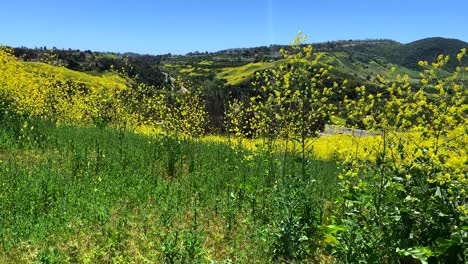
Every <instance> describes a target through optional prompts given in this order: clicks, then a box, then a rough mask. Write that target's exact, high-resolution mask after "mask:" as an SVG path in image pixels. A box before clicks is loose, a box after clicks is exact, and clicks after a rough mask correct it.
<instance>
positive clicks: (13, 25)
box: [0, 0, 468, 54]
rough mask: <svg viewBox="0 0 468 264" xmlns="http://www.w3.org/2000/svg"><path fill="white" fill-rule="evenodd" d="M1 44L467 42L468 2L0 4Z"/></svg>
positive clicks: (175, 46) (188, 47)
mask: <svg viewBox="0 0 468 264" xmlns="http://www.w3.org/2000/svg"><path fill="white" fill-rule="evenodd" d="M0 6H1V10H0V43H2V44H6V45H9V46H15V47H16V46H27V47H35V46H47V47H53V46H55V47H57V48H76V49H82V50H86V49H90V50H94V51H113V52H127V51H129V52H138V53H149V54H162V53H169V52H170V53H173V54H184V53H187V52H190V51H216V50H220V49H226V48H236V47H253V46H262V45H270V44H289V43H290V42H291V41H292V40H293V39H294V37H295V36H296V33H297V32H298V31H299V30H302V31H303V32H304V33H305V34H306V35H307V36H308V42H322V41H328V40H340V39H366V38H390V39H394V40H397V41H400V42H403V43H407V42H411V41H414V40H417V39H421V38H426V37H433V36H441V37H448V38H458V39H462V40H464V41H468V13H467V10H468V1H467V0H446V1H434V0H427V1H421V0H405V1H402V0H386V1H375V0H374V1H371V0H360V1H359V0H328V1H327V0H309V1H307V0H281V1H280V0H216V1H215V0H205V1H203V0H199V1H195V0H193V1H188V0H186V1H183V0H165V1H158V0H154V1H150V0H134V1H131V0H113V1H111V0H94V1H90V0H82V1H71V0H70V1H68V0H38V1H32V0H23V1H2V3H1V5H0Z"/></svg>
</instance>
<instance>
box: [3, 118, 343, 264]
mask: <svg viewBox="0 0 468 264" xmlns="http://www.w3.org/2000/svg"><path fill="white" fill-rule="evenodd" d="M15 124H21V125H16V127H15ZM25 124H26V125H25ZM0 135H1V136H0V138H1V141H0V160H1V162H0V185H1V188H0V200H1V202H0V252H2V253H1V254H0V262H6V263H17V262H39V263H41V262H42V263H64V262H65V263H66V262H72V263H74V262H88V263H96V262H135V263H143V262H146V263H154V262H168V263H171V262H172V263H178V262H207V261H219V262H224V261H227V260H230V261H235V262H262V263H263V262H269V261H272V260H274V258H276V259H278V256H279V258H282V257H285V258H288V257H290V256H289V255H290V254H295V253H294V252H296V251H298V250H309V249H310V248H311V246H312V245H313V244H314V243H316V241H320V239H312V238H313V237H312V236H317V234H318V233H317V232H315V231H314V230H316V229H317V224H318V223H320V219H319V218H321V217H322V218H323V214H324V213H325V214H326V207H327V204H329V203H330V201H331V200H333V199H334V197H335V194H336V190H337V182H336V179H337V177H336V175H337V168H336V165H335V163H334V162H332V161H320V160H309V161H308V166H307V175H308V177H307V178H304V179H303V178H302V177H295V176H296V175H302V172H301V166H300V164H301V162H302V160H301V158H299V157H297V155H294V154H292V153H291V154H290V155H283V156H282V157H271V155H269V154H265V153H261V152H257V153H255V154H254V155H251V154H252V153H250V151H248V150H246V149H243V150H239V149H235V148H232V147H231V146H229V145H227V144H224V143H214V142H201V141H198V140H181V139H177V138H174V137H170V136H152V137H151V136H142V135H136V134H132V133H129V132H125V131H119V130H115V129H100V128H94V127H57V126H55V125H52V124H50V123H47V122H43V121H34V120H22V121H21V122H15V123H13V122H10V123H8V122H5V123H3V124H2V127H1V130H0ZM246 156H249V157H250V158H246ZM308 206H314V208H316V209H318V210H316V209H314V210H311V208H309V207H308ZM304 228H305V229H304ZM298 236H299V237H298ZM297 237H298V238H301V239H302V240H301V242H300V243H299V242H298V241H297V239H296V238H297ZM316 253H317V252H307V254H303V253H301V256H305V257H306V258H312V257H313V256H314V254H315V255H317V254H316ZM288 254H289V255H288ZM275 256H276V257H275ZM291 256H292V255H291Z"/></svg>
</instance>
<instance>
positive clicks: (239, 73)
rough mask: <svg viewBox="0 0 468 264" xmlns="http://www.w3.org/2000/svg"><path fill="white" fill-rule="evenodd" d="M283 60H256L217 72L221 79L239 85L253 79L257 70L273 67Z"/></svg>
mask: <svg viewBox="0 0 468 264" xmlns="http://www.w3.org/2000/svg"><path fill="white" fill-rule="evenodd" d="M283 62H284V60H279V61H275V62H256V63H249V64H246V65H243V66H240V67H229V68H224V69H222V70H221V71H220V72H219V73H218V74H217V77H218V78H219V79H225V80H226V81H227V84H229V85H239V84H241V83H243V82H247V81H249V80H251V79H252V78H253V77H254V75H255V73H256V72H258V71H263V70H266V69H270V68H273V67H275V66H277V65H279V64H281V63H283Z"/></svg>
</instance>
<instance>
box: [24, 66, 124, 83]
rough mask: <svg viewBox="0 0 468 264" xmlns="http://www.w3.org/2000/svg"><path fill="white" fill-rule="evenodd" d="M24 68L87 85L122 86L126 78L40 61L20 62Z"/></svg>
mask: <svg viewBox="0 0 468 264" xmlns="http://www.w3.org/2000/svg"><path fill="white" fill-rule="evenodd" d="M22 63H23V64H24V65H25V69H26V70H27V71H30V72H41V73H47V74H51V75H55V76H57V77H59V79H61V80H64V81H67V80H70V81H73V82H75V83H83V84H85V85H86V86H88V87H93V88H99V87H104V86H110V87H122V86H125V85H126V80H125V79H124V78H122V77H120V76H119V75H118V74H115V73H103V74H88V73H84V72H79V71H74V70H70V69H67V68H63V67H56V66H52V65H49V64H46V63H41V62H22Z"/></svg>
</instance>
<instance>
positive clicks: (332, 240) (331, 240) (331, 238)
mask: <svg viewBox="0 0 468 264" xmlns="http://www.w3.org/2000/svg"><path fill="white" fill-rule="evenodd" d="M324 241H325V243H327V244H331V245H333V246H339V245H340V241H338V239H336V237H335V236H334V235H332V234H325V239H324Z"/></svg>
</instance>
